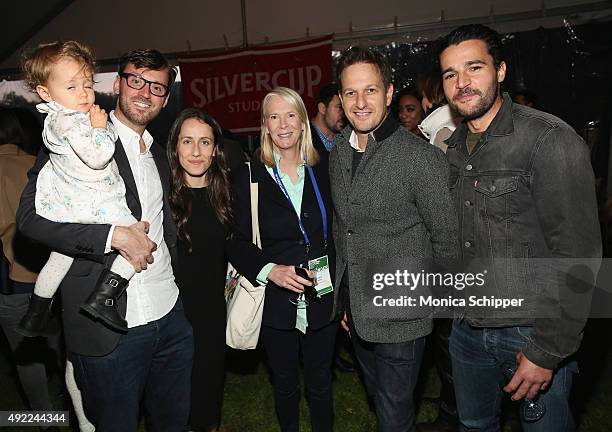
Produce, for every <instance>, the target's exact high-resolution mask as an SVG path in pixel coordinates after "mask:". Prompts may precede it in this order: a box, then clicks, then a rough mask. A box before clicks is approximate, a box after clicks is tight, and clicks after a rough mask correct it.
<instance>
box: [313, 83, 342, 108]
mask: <svg viewBox="0 0 612 432" xmlns="http://www.w3.org/2000/svg"><path fill="white" fill-rule="evenodd" d="M334 96H338V84H336V83H331V84H326V85H324V86H322V87H321V88H320V89H319V95H318V96H317V105H318V104H319V103H321V102H322V103H323V105H325V106H328V105H329V103H330V102H331V100H332V99H333V98H334Z"/></svg>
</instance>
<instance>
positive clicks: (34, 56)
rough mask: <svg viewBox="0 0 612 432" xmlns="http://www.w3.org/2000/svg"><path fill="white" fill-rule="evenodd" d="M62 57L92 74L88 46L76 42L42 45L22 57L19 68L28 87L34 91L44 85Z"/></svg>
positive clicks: (91, 53)
mask: <svg viewBox="0 0 612 432" xmlns="http://www.w3.org/2000/svg"><path fill="white" fill-rule="evenodd" d="M62 57H70V58H72V59H74V60H76V61H77V62H79V63H81V65H82V66H83V67H84V68H87V69H88V70H89V71H90V72H91V73H92V74H93V73H94V69H95V63H94V55H93V52H92V50H91V49H90V48H89V47H88V46H86V45H83V44H82V43H80V42H77V41H55V42H51V43H44V44H40V45H38V46H37V47H36V48H34V49H33V50H31V51H29V52H26V53H25V54H24V55H23V60H22V64H21V68H22V70H23V73H24V78H25V81H26V84H27V85H28V87H30V88H31V89H36V86H38V85H45V84H46V83H47V80H48V79H49V74H50V73H51V68H52V67H53V66H54V65H55V64H56V63H57V62H58V60H60V59H61V58H62Z"/></svg>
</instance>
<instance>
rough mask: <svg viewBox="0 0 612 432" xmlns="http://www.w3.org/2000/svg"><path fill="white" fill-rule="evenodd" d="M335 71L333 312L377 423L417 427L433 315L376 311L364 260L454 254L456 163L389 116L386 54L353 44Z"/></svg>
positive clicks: (390, 427) (387, 427)
mask: <svg viewBox="0 0 612 432" xmlns="http://www.w3.org/2000/svg"><path fill="white" fill-rule="evenodd" d="M337 78H338V83H339V85H340V98H341V100H342V105H343V108H344V112H345V113H346V116H347V118H348V120H349V122H350V125H349V126H347V127H346V128H345V129H344V130H343V131H342V132H341V133H340V134H339V135H338V136H337V137H336V144H335V146H334V148H333V150H332V152H331V154H330V179H331V188H332V200H333V203H334V210H335V218H334V238H335V241H336V250H337V266H336V278H335V282H336V284H335V286H336V287H337V289H336V292H335V302H334V312H335V313H336V314H342V313H344V320H343V326H344V328H345V329H346V330H348V331H350V334H351V338H352V341H353V345H354V348H355V353H356V355H357V359H358V361H359V363H360V366H361V367H362V369H363V372H364V379H365V385H366V388H367V391H368V393H369V395H370V397H371V398H372V400H373V401H374V404H375V409H376V415H377V418H378V430H379V431H389V432H390V431H393V432H396V431H402V432H404V431H413V430H414V428H415V410H414V402H413V391H414V387H415V384H416V381H417V378H418V373H419V367H420V363H421V357H422V354H423V348H424V345H425V336H426V335H427V334H429V333H430V332H431V330H432V319H431V317H429V316H427V314H425V316H422V317H421V318H408V317H403V318H397V317H394V318H389V313H390V312H388V313H386V312H385V311H384V310H381V313H380V314H379V315H376V314H373V313H371V312H368V311H371V308H370V306H371V303H372V302H371V298H370V297H368V294H370V292H368V288H367V287H366V267H367V264H368V263H372V262H375V263H376V262H378V263H380V262H389V261H392V260H398V259H406V260H408V259H410V258H418V259H425V260H427V259H433V260H444V259H452V258H454V257H455V256H456V254H457V243H456V242H457V221H456V216H455V212H454V209H453V206H452V202H451V198H450V194H449V188H448V164H447V162H446V158H445V156H444V154H443V153H442V152H441V151H440V150H439V149H437V148H436V147H434V146H430V145H428V144H427V143H426V142H425V141H423V140H421V139H420V138H418V137H416V136H415V135H413V134H411V133H410V132H409V131H407V130H405V129H403V128H401V127H400V126H399V124H398V123H397V121H396V120H395V119H393V118H392V116H390V115H389V110H388V107H389V105H390V103H391V100H392V96H393V84H392V83H391V79H392V77H391V68H390V66H389V64H388V63H387V62H386V60H385V59H384V57H383V56H382V55H380V54H379V53H377V52H373V51H369V50H368V49H366V48H362V47H352V48H350V49H348V50H347V51H345V52H344V53H343V54H342V56H341V57H340V59H339V62H338V66H337ZM369 289H372V284H371V283H370V287H369ZM383 309H384V308H383Z"/></svg>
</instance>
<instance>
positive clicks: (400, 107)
mask: <svg viewBox="0 0 612 432" xmlns="http://www.w3.org/2000/svg"><path fill="white" fill-rule="evenodd" d="M395 100H396V101H397V117H398V119H399V122H400V123H401V124H402V126H404V127H405V128H406V129H408V130H409V131H410V132H412V133H413V134H415V135H417V136H421V131H420V130H419V123H421V122H422V121H423V109H422V108H421V98H420V97H419V94H418V93H417V91H416V89H415V88H414V87H406V88H405V89H402V90H400V91H399V92H398V93H397V96H396V97H395Z"/></svg>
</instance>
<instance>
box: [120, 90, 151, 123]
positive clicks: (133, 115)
mask: <svg viewBox="0 0 612 432" xmlns="http://www.w3.org/2000/svg"><path fill="white" fill-rule="evenodd" d="M119 108H120V109H121V112H122V113H123V115H124V116H125V117H126V118H127V119H128V120H129V121H130V122H131V123H133V124H135V125H138V126H145V127H146V126H147V125H148V124H149V123H150V122H151V121H152V120H153V119H154V118H155V117H156V116H157V114H158V113H159V112H153V111H149V112H146V113H143V114H141V113H138V112H137V111H136V110H135V109H134V108H132V107H131V106H130V104H129V101H128V100H127V99H124V98H122V97H119Z"/></svg>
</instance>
